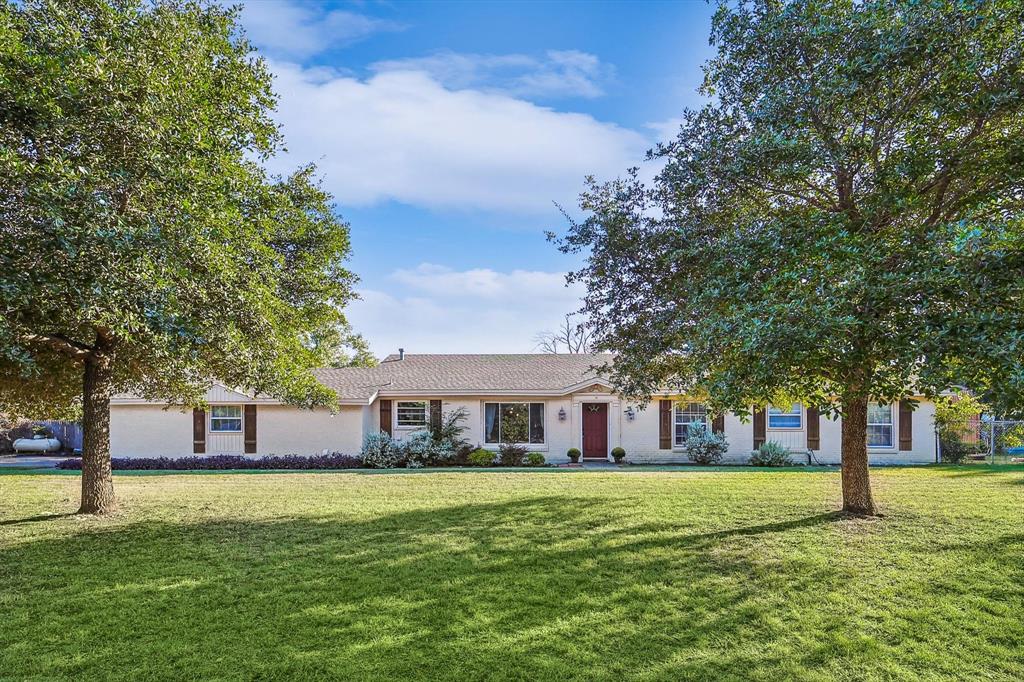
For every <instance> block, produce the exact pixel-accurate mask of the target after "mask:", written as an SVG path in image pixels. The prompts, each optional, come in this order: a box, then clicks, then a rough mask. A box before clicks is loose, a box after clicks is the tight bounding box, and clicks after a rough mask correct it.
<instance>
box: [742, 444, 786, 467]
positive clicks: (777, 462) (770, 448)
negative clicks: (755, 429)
mask: <svg viewBox="0 0 1024 682" xmlns="http://www.w3.org/2000/svg"><path fill="white" fill-rule="evenodd" d="M792 463H793V462H792V461H791V460H790V459H789V450H787V449H786V448H785V447H783V446H782V444H781V443H776V442H775V441H773V440H769V441H766V442H764V443H762V444H761V447H759V448H758V449H757V450H754V453H753V454H752V455H750V464H751V465H752V466H756V467H784V466H788V465H790V464H792Z"/></svg>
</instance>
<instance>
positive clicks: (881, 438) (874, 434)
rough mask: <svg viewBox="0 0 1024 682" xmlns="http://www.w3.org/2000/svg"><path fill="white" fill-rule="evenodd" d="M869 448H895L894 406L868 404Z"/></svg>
mask: <svg viewBox="0 0 1024 682" xmlns="http://www.w3.org/2000/svg"><path fill="white" fill-rule="evenodd" d="M868 447H869V448H891V447H893V428H892V405H880V404H878V403H868Z"/></svg>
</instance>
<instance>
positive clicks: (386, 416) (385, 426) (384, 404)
mask: <svg viewBox="0 0 1024 682" xmlns="http://www.w3.org/2000/svg"><path fill="white" fill-rule="evenodd" d="M380 430H381V431H383V432H384V433H386V434H388V435H389V436H390V435H391V401H390V400H381V401H380Z"/></svg>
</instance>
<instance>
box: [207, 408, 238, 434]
mask: <svg viewBox="0 0 1024 682" xmlns="http://www.w3.org/2000/svg"><path fill="white" fill-rule="evenodd" d="M210 432H211V433H241V432H242V406H241V405H213V406H211V407H210Z"/></svg>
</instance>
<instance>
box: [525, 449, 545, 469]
mask: <svg viewBox="0 0 1024 682" xmlns="http://www.w3.org/2000/svg"><path fill="white" fill-rule="evenodd" d="M545 464H547V460H546V459H544V453H542V452H528V453H526V466H531V467H542V466H544V465H545Z"/></svg>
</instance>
